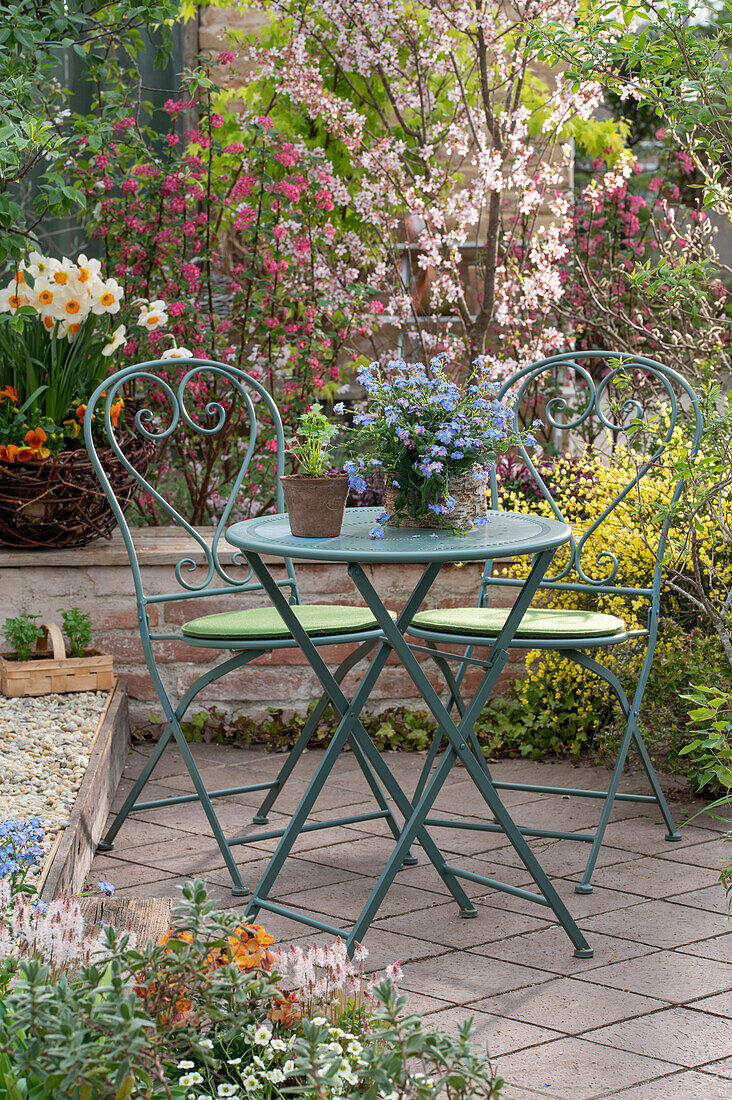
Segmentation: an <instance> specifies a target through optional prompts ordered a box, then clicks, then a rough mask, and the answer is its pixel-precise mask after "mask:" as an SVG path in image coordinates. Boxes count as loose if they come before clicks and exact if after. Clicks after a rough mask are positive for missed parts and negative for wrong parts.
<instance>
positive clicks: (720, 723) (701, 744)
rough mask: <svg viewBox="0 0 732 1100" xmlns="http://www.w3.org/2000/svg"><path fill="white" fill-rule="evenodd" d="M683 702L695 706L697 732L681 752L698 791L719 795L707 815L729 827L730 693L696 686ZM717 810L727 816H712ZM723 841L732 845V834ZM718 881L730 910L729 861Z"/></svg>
mask: <svg viewBox="0 0 732 1100" xmlns="http://www.w3.org/2000/svg"><path fill="white" fill-rule="evenodd" d="M684 698H685V699H686V700H688V701H689V702H690V703H693V704H694V706H693V708H692V710H690V711H689V717H690V718H691V720H692V722H693V723H694V724H695V725H696V726H698V727H700V730H699V736H698V737H695V738H694V740H693V741H691V742H689V744H688V745H686V746H685V748H683V749H682V750H681V752H682V754H684V755H687V756H689V757H690V759H691V760H692V762H693V763H692V767H693V770H694V771H695V772H696V775H697V779H698V783H699V789H700V790H705V789H706V790H712V791H716V792H720V791H721V792H722V793H721V794H720V795H719V797H718V798H716V799H715V801H714V802H711V803H710V804H709V806H707V808H706V812H707V813H712V814H713V816H715V817H718V818H719V819H720V820H722V821H726V822H727V823H728V824H732V689H730V690H728V691H720V690H719V689H718V688H712V687H706V686H702V685H695V687H694V692H693V693H692V694H691V695H685V696H684ZM718 810H721V811H726V812H724V813H717V812H715V811H718ZM695 816H698V815H695ZM691 820H693V818H692V819H691ZM725 839H726V840H727V841H728V842H729V843H732V831H730V832H728V833H727V835H726V837H725ZM719 881H720V882H721V883H722V886H723V887H724V889H725V891H726V894H727V902H728V904H729V905H730V907H731V908H732V859H730V860H728V862H727V864H726V866H725V867H723V868H722V871H721V872H720V875H719Z"/></svg>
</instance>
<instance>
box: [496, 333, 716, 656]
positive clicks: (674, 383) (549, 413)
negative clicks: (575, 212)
mask: <svg viewBox="0 0 732 1100" xmlns="http://www.w3.org/2000/svg"><path fill="white" fill-rule="evenodd" d="M509 394H511V395H513V399H514V424H515V425H524V426H525V425H526V424H531V423H532V421H533V420H534V418H535V417H538V418H539V419H541V420H542V422H543V423H544V431H545V433H547V432H548V433H550V436H551V441H552V442H553V443H554V445H555V447H556V448H557V451H558V452H559V453H562V452H563V451H564V452H566V451H567V450H569V449H570V447H572V446H573V447H574V449H575V453H578V452H579V447H578V444H581V443H582V442H583V441H584V442H585V443H586V442H590V443H591V444H592V445H593V448H594V449H596V453H597V454H599V455H604V456H605V457H606V459H607V460H608V461H609V457H610V454H611V452H612V451H613V450H615V449H616V448H618V447H621V446H623V445H625V446H627V444H628V441H629V440H631V444H632V438H633V434H634V431H635V432H637V430H638V428H639V427H640V425H641V424H645V425H646V427H647V431H648V434H649V435H650V434H652V435H653V437H654V438H653V443H652V445H651V447H650V448H649V449H648V450H647V451H646V452H645V453H641V450H640V449H638V448H636V450H635V451H633V452H632V453H633V454H634V455H635V467H634V468H633V469H631V471H630V473H629V477H628V480H627V483H626V484H624V485H623V486H622V487H621V488H620V489H619V491H618V492H617V493H616V494H615V496H614V497H613V499H612V500H610V502H609V503H608V504H607V505H606V507H605V508H604V509H603V510H602V512H601V513H600V515H598V516H596V518H594V519H593V520H592V521H591V522H590V523H589V524H588V526H587V527H586V528H585V529H584V530H582V532H581V533H580V532H578V531H577V530H576V528H577V524H576V523H575V524H574V525H573V524H572V522H571V517H567V516H565V515H564V514H563V513H562V511H561V509H560V507H559V505H558V503H557V500H556V499H555V497H554V495H553V494H552V493H551V491H550V489H549V487H548V485H547V481H546V478H545V477H544V476H543V475H542V472H541V469H540V466H539V464H538V463H537V460H536V455H535V453H534V452H533V451H532V450H531V449H529V448H527V447H525V446H521V447H520V448H519V452H520V458H521V461H522V462H523V465H524V466H525V469H526V470H527V471H528V473H529V474H530V476H531V478H532V479H533V481H534V484H535V488H536V491H537V493H538V494H539V496H540V497H543V499H544V500H545V501H546V502H547V504H548V506H549V509H550V510H551V513H553V514H554V515H555V516H556V518H557V519H562V520H565V521H567V522H570V526H574V528H575V533H574V534H573V536H572V539H571V542H570V544H569V549H568V553H567V554H565V555H563V556H559V557H558V559H557V561H558V562H559V565H558V566H557V567H556V568H554V567H552V569H550V571H549V573H548V574H547V576H546V577H545V578H544V580H543V582H542V585H541V587H542V588H545V589H555V590H556V589H558V590H561V589H565V590H568V591H573V592H585V593H588V592H590V593H595V594H606V595H617V596H627V597H645V598H647V599H648V601H649V603H650V606H649V609H648V610H649V630H651V631H652V633H653V634H654V636H655V624H656V621H657V617H658V611H659V600H660V590H661V581H662V574H663V567H662V561H663V557H664V553H665V550H666V546H667V542H668V534H669V527H670V518H669V515H668V512H667V514H666V517H665V518H664V520H663V522H662V523H660V524H659V525H658V528H657V539H655V540H654V541H653V543H651V540H650V537H649V549H651V550H652V551H653V553H654V555H655V564H654V568H653V579H652V582H651V584H650V585H649V586H644V587H639V586H636V585H633V584H628V583H625V584H623V583H616V582H617V581H618V577H619V574H622V569H621V561H620V560H619V558H618V557H617V555H616V553H615V549H614V548H613V546H612V545H611V544H609V543H607V542H604V543H603V542H602V537H603V536H602V527H603V524H604V522H605V521H606V520H607V519H608V517H609V516H610V515H611V514H612V512H613V511H614V509H615V508H616V507H617V506H618V504H620V502H621V501H623V500H625V498H627V497H628V496H629V495H630V494H634V495H635V496H636V497H637V498H638V499H640V494H641V483H642V482H643V481H644V479H647V478H650V477H652V476H653V475H654V473H656V472H658V471H659V470H660V468H661V464H662V462H663V459H664V455H665V454H666V452H667V450H668V448H669V445H670V444H671V442H672V440H673V439H674V437H675V435H676V433H677V429H678V428H680V426H681V425H680V413H681V412H682V410H683V412H684V414H685V415H686V416H687V417H688V418H689V420H690V422H691V424H692V425H693V429H694V430H693V436H692V438H691V439H690V442H689V443H688V456H689V458H690V459H692V460H693V459H694V458H695V457H696V454H697V452H698V449H699V443H700V440H701V434H702V428H703V422H702V415H701V412H700V409H699V401H698V397H697V394H696V393H695V391H694V389H693V388H692V386H691V385H690V384H689V382H687V380H686V379H685V378H683V377H682V376H681V375H680V374H678V373H677V372H676V371H674V370H672V369H671V368H669V367H665V366H663V365H662V364H661V363H656V362H654V361H653V360H651V359H646V358H644V357H642V356H639V355H630V354H628V353H624V352H607V351H582V352H562V353H561V354H557V355H553V356H550V357H549V358H547V359H542V360H541V361H539V362H537V363H532V364H530V365H529V366H526V367H523V368H522V369H521V370H518V371H516V372H515V373H514V374H513V375H512V376H511V377H509V378H507V379H506V381H505V382H504V383H503V384H502V385H501V389H500V393H499V397H501V398H503V397H506V396H507V395H509ZM542 406H543V415H542ZM690 434H691V433H690ZM490 486H491V507H493V508H497V507H498V506H499V503H498V500H499V497H498V479H497V476H496V469H495V467H493V469H492V471H491V478H490ZM682 491H683V478H679V479H678V481H677V483H676V484H675V486H674V488H673V495H672V497H671V499H670V501H669V504H670V505H671V507H673V505H674V504H676V503H677V502H678V500H679V498H680V496H681V493H682ZM654 531H655V529H654ZM598 544H599V546H600V548H599V549H598ZM590 557H593V558H594V560H593V561H592V563H591V564H590V563H589V561H588V559H589V558H590ZM492 569H493V562H488V563H487V564H486V568H485V571H484V574H483V579H482V583H481V590H480V605H481V606H484V605H485V603H486V602H487V598H488V592H489V589H490V587H491V586H493V585H501V586H504V587H505V586H506V585H509V586H515V587H517V586H520V585H521V584H523V581H522V580H519V579H513V578H510V577H503V576H498V577H493V576H491V573H492ZM621 579H622V578H621Z"/></svg>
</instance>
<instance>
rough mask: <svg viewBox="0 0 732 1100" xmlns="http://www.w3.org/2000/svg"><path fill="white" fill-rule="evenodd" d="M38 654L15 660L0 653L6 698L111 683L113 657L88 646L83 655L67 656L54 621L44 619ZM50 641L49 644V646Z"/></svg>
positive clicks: (1, 681)
mask: <svg viewBox="0 0 732 1100" xmlns="http://www.w3.org/2000/svg"><path fill="white" fill-rule="evenodd" d="M42 630H43V635H42V637H41V638H39V639H38V643H37V648H36V652H37V654H38V655H37V656H36V657H35V658H34V659H33V660H30V661H17V660H15V658H14V657H13V655H12V654H10V653H0V691H1V692H2V694H3V695H6V696H8V697H9V698H17V697H18V696H20V695H54V694H57V693H63V692H69V691H109V690H110V688H112V687H114V670H113V667H112V657H110V656H109V655H108V654H105V653H99V652H98V651H97V650H96V649H90V650H88V652H87V656H86V657H67V656H66V646H65V645H64V638H63V634H62V633H61V628H60V627H59V626H58V624H57V623H44V624H43V627H42ZM49 644H50V646H51V648H50V649H49Z"/></svg>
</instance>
